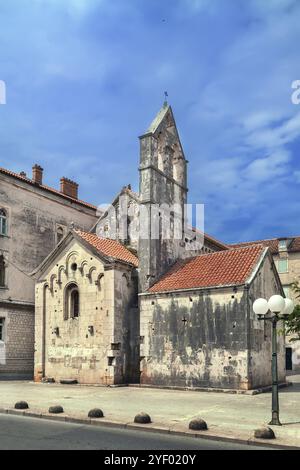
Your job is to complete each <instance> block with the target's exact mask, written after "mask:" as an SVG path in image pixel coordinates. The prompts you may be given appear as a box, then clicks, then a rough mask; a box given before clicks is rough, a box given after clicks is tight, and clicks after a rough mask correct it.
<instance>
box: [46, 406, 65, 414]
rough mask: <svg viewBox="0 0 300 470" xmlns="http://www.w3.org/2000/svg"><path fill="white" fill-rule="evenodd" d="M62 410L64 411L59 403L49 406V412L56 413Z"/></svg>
mask: <svg viewBox="0 0 300 470" xmlns="http://www.w3.org/2000/svg"><path fill="white" fill-rule="evenodd" d="M63 412H64V409H63V407H62V406H60V405H56V406H50V408H49V413H53V414H58V413H63Z"/></svg>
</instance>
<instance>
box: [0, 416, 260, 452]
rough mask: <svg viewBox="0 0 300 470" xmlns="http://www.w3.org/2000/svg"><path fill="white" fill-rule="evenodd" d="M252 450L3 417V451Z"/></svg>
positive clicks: (0, 444)
mask: <svg viewBox="0 0 300 470" xmlns="http://www.w3.org/2000/svg"><path fill="white" fill-rule="evenodd" d="M76 449H80V450H140V449H141V450H143V449H145V450H197V449H198V450H221V449H227V450H229V449H233V450H250V449H262V447H254V446H248V445H240V444H231V443H226V442H225V443H224V442H218V441H211V440H205V439H196V438H190V437H183V436H174V435H165V434H158V433H151V432H147V431H146V432H141V431H135V430H128V429H118V428H110V427H101V426H99V427H98V426H91V425H80V424H73V423H62V422H55V421H50V420H44V419H39V418H28V417H22V416H7V415H0V450H76Z"/></svg>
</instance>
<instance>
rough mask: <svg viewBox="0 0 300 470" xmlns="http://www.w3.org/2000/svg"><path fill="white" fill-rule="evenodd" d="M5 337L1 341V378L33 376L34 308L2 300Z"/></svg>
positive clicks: (0, 314)
mask: <svg viewBox="0 0 300 470" xmlns="http://www.w3.org/2000/svg"><path fill="white" fill-rule="evenodd" d="M0 318H3V319H4V338H3V341H0V380H7V379H11V378H16V377H18V378H19V379H32V377H33V340H34V309H33V307H24V306H23V307H19V308H18V309H17V308H15V307H13V306H11V305H9V303H7V304H5V303H2V302H0Z"/></svg>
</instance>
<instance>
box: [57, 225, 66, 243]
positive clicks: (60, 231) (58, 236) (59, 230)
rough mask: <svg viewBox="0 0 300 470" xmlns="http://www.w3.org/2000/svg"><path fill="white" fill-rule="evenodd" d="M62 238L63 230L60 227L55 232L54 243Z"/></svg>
mask: <svg viewBox="0 0 300 470" xmlns="http://www.w3.org/2000/svg"><path fill="white" fill-rule="evenodd" d="M63 237H64V229H63V228H62V227H58V229H57V230H56V243H59V242H60V241H61V240H62V239H63Z"/></svg>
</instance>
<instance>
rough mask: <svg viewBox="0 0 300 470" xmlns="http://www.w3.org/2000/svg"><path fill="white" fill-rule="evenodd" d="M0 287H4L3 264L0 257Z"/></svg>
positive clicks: (2, 259) (2, 258)
mask: <svg viewBox="0 0 300 470" xmlns="http://www.w3.org/2000/svg"><path fill="white" fill-rule="evenodd" d="M0 287H5V262H4V256H3V255H1V256H0Z"/></svg>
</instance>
